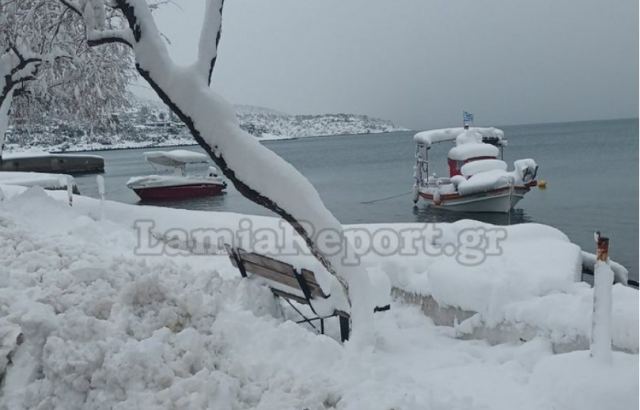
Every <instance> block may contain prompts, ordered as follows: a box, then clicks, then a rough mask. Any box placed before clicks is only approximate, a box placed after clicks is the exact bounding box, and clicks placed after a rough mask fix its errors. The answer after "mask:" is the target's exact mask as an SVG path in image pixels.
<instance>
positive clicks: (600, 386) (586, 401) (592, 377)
mask: <svg viewBox="0 0 640 410" xmlns="http://www.w3.org/2000/svg"><path fill="white" fill-rule="evenodd" d="M621 369H624V370H623V371H622V372H621V371H620V370H621ZM632 373H634V375H633V376H632V379H633V382H634V383H635V384H636V386H635V387H634V388H631V383H629V381H628V380H624V379H622V377H624V376H623V375H624V374H627V375H631V374H632ZM637 373H638V360H637V356H636V357H633V356H629V355H626V354H623V353H617V352H616V353H614V354H613V364H612V365H609V366H607V365H603V364H602V363H600V362H598V361H597V360H593V359H592V358H590V357H589V353H588V352H586V351H580V352H573V353H568V354H563V355H556V356H549V357H545V358H544V359H542V360H541V361H540V362H539V363H538V364H536V366H535V367H534V369H533V373H532V376H531V385H532V387H533V388H534V389H535V390H536V391H537V392H539V394H541V395H543V396H546V397H547V404H546V406H545V407H552V408H555V409H563V410H572V409H575V410H581V409H585V408H600V409H608V410H614V409H615V410H618V409H619V410H627V409H632V408H633V409H635V408H638V388H637V383H638V374H637ZM630 397H635V399H634V401H629V400H628V399H629V398H630Z"/></svg>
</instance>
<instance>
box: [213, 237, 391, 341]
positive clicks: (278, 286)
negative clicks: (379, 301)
mask: <svg viewBox="0 0 640 410" xmlns="http://www.w3.org/2000/svg"><path fill="white" fill-rule="evenodd" d="M225 249H226V250H227V253H228V254H229V259H231V263H232V264H233V266H235V267H236V268H238V270H239V271H240V275H242V277H243V278H248V277H251V276H253V275H255V276H259V277H261V278H262V279H265V280H266V282H267V284H268V286H269V288H270V289H271V292H272V293H273V294H274V295H275V296H277V297H280V298H282V299H284V300H285V301H286V302H287V303H288V304H289V305H290V306H291V307H292V308H293V309H294V310H295V311H296V312H297V313H298V314H299V315H300V316H301V317H302V318H303V320H300V321H298V322H296V323H308V324H309V325H311V327H313V328H314V329H315V330H316V331H318V332H320V333H321V334H324V320H325V319H328V318H331V317H338V319H339V322H340V338H341V340H342V341H343V342H344V341H345V340H347V339H349V313H347V312H344V311H341V310H335V311H334V312H333V313H332V314H331V315H328V316H321V315H318V313H316V310H315V309H314V307H313V303H312V301H313V299H316V300H317V299H327V298H329V297H330V295H326V294H325V293H324V292H323V290H322V288H321V287H320V285H319V284H318V282H317V281H316V277H315V275H314V274H313V272H311V271H310V270H307V269H300V270H297V269H295V268H294V267H293V266H292V265H290V264H288V263H285V262H282V261H279V260H277V259H273V258H270V257H268V256H265V255H260V254H258V253H252V252H247V251H245V250H244V249H241V248H232V247H231V246H229V245H227V244H225ZM292 300H293V301H296V302H298V303H300V304H303V305H308V306H309V308H310V309H311V311H312V312H313V314H314V315H315V316H313V317H308V316H307V315H305V314H304V313H302V312H301V311H300V309H298V308H297V307H296V306H295V305H294V304H292V303H291V301H292ZM386 309H388V306H386V307H383V308H376V311H382V310H386ZM315 321H319V322H320V329H318V328H317V327H316V326H315V325H314V324H313V322H315Z"/></svg>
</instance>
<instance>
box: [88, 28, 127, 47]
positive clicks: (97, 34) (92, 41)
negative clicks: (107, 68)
mask: <svg viewBox="0 0 640 410" xmlns="http://www.w3.org/2000/svg"><path fill="white" fill-rule="evenodd" d="M87 42H88V44H89V45H90V46H92V47H93V46H100V45H103V44H111V43H120V44H125V45H127V46H129V47H133V36H132V35H131V31H130V30H128V29H127V30H93V31H88V32H87Z"/></svg>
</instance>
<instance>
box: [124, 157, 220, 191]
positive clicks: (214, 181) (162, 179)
mask: <svg viewBox="0 0 640 410" xmlns="http://www.w3.org/2000/svg"><path fill="white" fill-rule="evenodd" d="M144 156H145V159H146V160H147V162H149V164H151V166H152V167H154V169H157V168H156V166H157V165H159V166H162V167H165V168H168V169H173V172H172V173H171V174H162V175H147V176H140V177H133V178H131V179H129V181H128V182H127V187H128V188H130V189H132V190H133V191H134V192H135V193H136V194H137V195H138V196H139V197H140V198H141V199H143V200H175V199H186V198H195V197H202V196H212V195H218V194H221V193H222V192H223V191H224V189H225V188H226V187H227V184H226V183H225V182H224V181H223V180H222V179H221V178H220V177H219V176H218V172H217V169H216V168H215V167H209V169H208V172H207V175H204V176H198V175H187V173H186V166H187V164H201V163H208V162H209V157H207V156H206V155H205V154H201V153H198V152H193V151H188V150H173V151H152V152H145V153H144Z"/></svg>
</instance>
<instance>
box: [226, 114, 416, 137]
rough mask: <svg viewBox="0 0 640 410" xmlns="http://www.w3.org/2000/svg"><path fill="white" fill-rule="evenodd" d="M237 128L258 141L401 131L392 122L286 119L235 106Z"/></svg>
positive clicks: (343, 116)
mask: <svg viewBox="0 0 640 410" xmlns="http://www.w3.org/2000/svg"><path fill="white" fill-rule="evenodd" d="M237 109H238V119H239V120H240V126H241V127H242V128H243V129H245V130H246V131H248V132H249V133H251V134H253V135H255V136H256V137H261V138H273V137H274V136H275V137H278V138H303V137H312V136H324V135H340V134H370V133H379V132H391V131H398V130H404V128H400V127H397V126H395V125H394V124H393V123H392V122H391V121H386V120H381V119H378V118H372V117H369V116H366V115H354V114H323V115H288V114H284V113H281V112H277V111H273V110H269V109H256V107H250V106H237Z"/></svg>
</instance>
